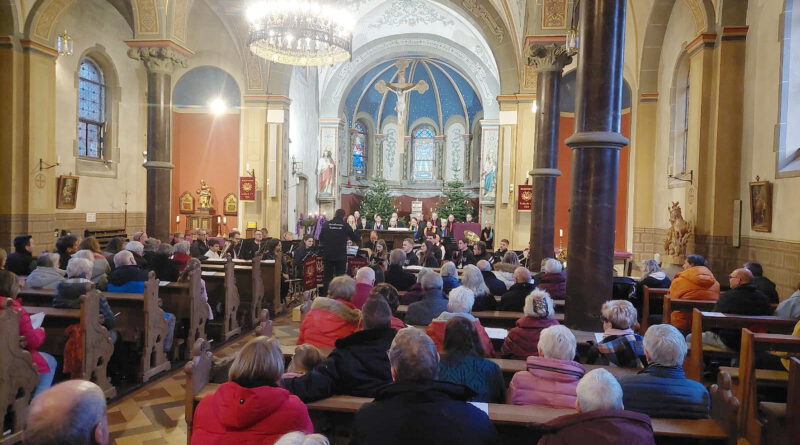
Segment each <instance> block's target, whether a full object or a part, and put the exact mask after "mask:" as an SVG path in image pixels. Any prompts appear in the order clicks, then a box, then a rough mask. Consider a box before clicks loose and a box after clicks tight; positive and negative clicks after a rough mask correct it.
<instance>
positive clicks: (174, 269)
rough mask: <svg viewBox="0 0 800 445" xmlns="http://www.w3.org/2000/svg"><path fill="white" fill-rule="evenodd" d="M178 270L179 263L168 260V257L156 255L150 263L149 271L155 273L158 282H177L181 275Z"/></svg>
mask: <svg viewBox="0 0 800 445" xmlns="http://www.w3.org/2000/svg"><path fill="white" fill-rule="evenodd" d="M184 266H186V265H185V264H184ZM179 268H180V262H179V261H176V260H173V259H170V257H169V256H168V255H159V254H156V255H155V256H153V260H152V261H151V262H150V270H152V271H153V272H155V273H156V278H158V279H159V280H160V281H178V278H179V277H180V274H181V273H180V271H179Z"/></svg>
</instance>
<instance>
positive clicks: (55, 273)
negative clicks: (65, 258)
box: [25, 266, 66, 289]
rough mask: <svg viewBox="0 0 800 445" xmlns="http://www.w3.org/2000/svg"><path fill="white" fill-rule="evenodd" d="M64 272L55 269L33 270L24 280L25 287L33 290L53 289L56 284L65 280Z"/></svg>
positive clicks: (40, 268) (41, 268) (38, 268)
mask: <svg viewBox="0 0 800 445" xmlns="http://www.w3.org/2000/svg"><path fill="white" fill-rule="evenodd" d="M64 274H66V272H64V271H63V270H61V269H58V268H55V267H41V266H39V267H37V268H36V269H33V272H31V274H30V275H28V279H27V280H25V287H32V288H35V289H55V288H56V286H58V283H60V282H62V281H64V280H66V278H65V277H64Z"/></svg>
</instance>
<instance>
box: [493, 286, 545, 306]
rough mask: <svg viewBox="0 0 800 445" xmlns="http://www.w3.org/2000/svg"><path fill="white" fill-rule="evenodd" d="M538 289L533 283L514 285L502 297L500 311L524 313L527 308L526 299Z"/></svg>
mask: <svg viewBox="0 0 800 445" xmlns="http://www.w3.org/2000/svg"><path fill="white" fill-rule="evenodd" d="M535 288H536V286H534V285H533V284H532V283H514V285H513V286H511V287H510V288H509V289H508V291H507V292H506V293H504V294H503V296H502V297H500V305H499V306H498V307H497V310H498V311H512V312H522V309H523V308H524V307H525V298H526V297H527V296H528V295H530V294H531V292H533V290H534V289H535Z"/></svg>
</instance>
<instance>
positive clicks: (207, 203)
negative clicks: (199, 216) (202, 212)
mask: <svg viewBox="0 0 800 445" xmlns="http://www.w3.org/2000/svg"><path fill="white" fill-rule="evenodd" d="M195 193H197V202H198V204H199V205H198V207H199V208H201V209H210V208H211V204H212V197H211V187H209V186H208V184H206V180H205V179H201V180H200V188H199V189H198V190H197V192H195Z"/></svg>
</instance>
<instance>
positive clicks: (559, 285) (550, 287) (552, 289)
mask: <svg viewBox="0 0 800 445" xmlns="http://www.w3.org/2000/svg"><path fill="white" fill-rule="evenodd" d="M542 272H544V273H543V274H542V277H541V278H540V279H539V280H537V281H536V287H538V288H539V289H542V290H546V291H547V293H548V294H550V297H551V298H553V299H554V300H564V299H566V298H567V274H566V273H564V267H563V266H562V264H561V262H560V261H558V260H556V259H554V258H548V259H547V260H546V261H545V263H544V267H542Z"/></svg>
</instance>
